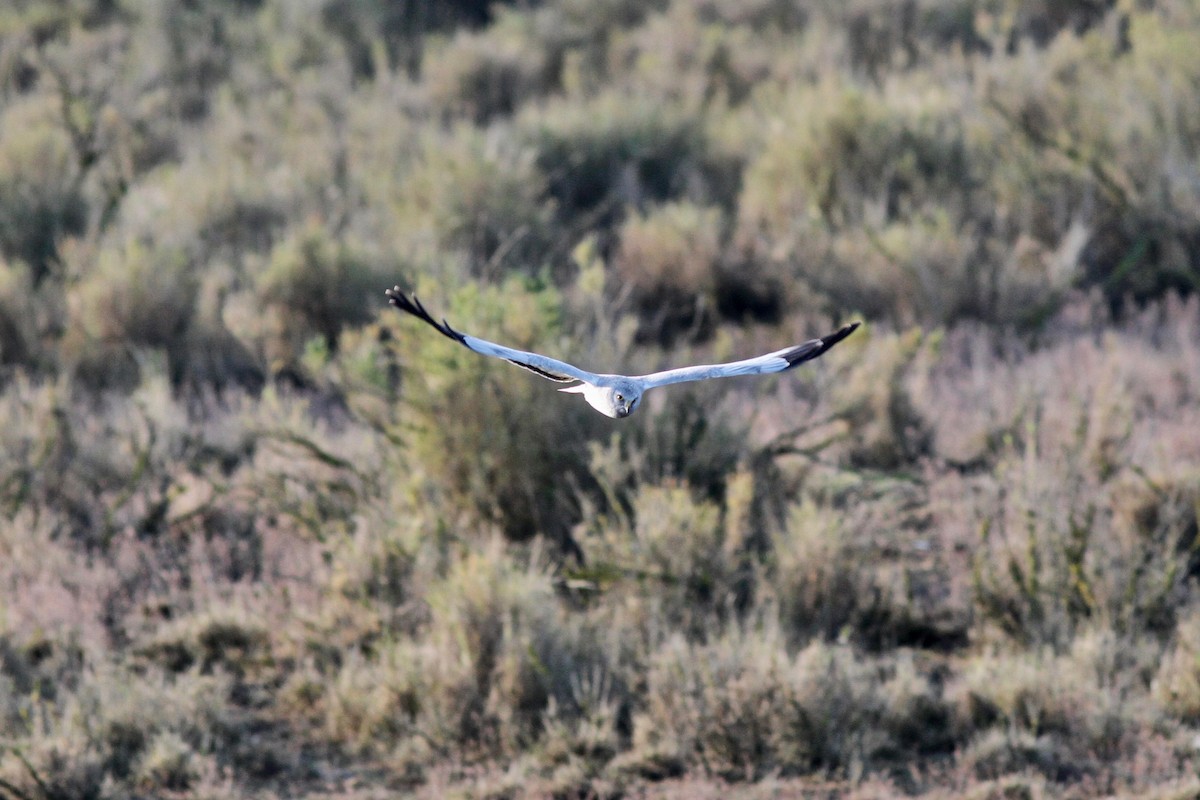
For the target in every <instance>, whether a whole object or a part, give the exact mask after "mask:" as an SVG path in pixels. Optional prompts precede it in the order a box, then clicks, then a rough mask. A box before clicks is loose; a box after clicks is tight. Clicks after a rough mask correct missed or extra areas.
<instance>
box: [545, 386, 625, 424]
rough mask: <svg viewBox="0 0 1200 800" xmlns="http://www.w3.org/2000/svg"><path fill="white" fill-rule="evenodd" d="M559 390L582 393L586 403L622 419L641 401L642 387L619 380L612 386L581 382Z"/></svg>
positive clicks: (608, 415) (606, 414)
mask: <svg viewBox="0 0 1200 800" xmlns="http://www.w3.org/2000/svg"><path fill="white" fill-rule="evenodd" d="M559 391H560V392H571V393H573V394H581V395H583V399H584V400H587V402H588V405H590V406H591V407H592V408H594V409H596V410H597V411H599V412H600V413H601V414H603V415H604V416H606V417H612V418H613V419H624V418H625V417H628V416H629V415H630V414H632V413H633V412H634V411H636V410H637V407H638V403H640V402H641V401H642V389H641V387H640V386H638V385H637V384H636V383H634V382H633V381H619V382H617V383H615V384H614V385H612V386H592V385H591V384H588V383H581V384H579V385H578V386H568V387H567V388H565V389H559Z"/></svg>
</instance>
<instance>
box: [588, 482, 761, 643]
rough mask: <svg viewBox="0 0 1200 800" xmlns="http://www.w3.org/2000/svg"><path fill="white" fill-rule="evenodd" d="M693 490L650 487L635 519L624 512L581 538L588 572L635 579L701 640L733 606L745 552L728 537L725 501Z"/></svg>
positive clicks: (674, 626)
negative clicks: (721, 502)
mask: <svg viewBox="0 0 1200 800" xmlns="http://www.w3.org/2000/svg"><path fill="white" fill-rule="evenodd" d="M692 494H693V492H692V491H691V490H689V489H688V488H687V487H685V486H680V485H677V484H676V485H673V484H672V483H668V484H667V485H665V486H651V485H643V486H642V487H641V488H640V489H639V490H638V491H637V493H636V494H635V495H634V496H633V497H632V498H630V502H631V506H632V507H631V511H630V515H629V517H628V519H627V520H625V519H624V518H623V517H621V516H616V517H615V518H614V519H613V520H612V522H611V523H610V524H609V525H607V526H605V527H604V528H603V529H602V530H601V531H600V532H599V534H598V535H596V536H589V537H588V538H587V539H584V540H583V541H582V542H581V544H582V545H583V546H584V547H585V548H586V551H587V553H588V559H589V565H590V567H589V569H587V570H584V571H583V572H582V574H584V575H588V574H591V573H592V572H593V571H594V572H595V574H596V575H597V576H598V577H602V578H603V577H608V573H614V574H616V575H622V576H625V577H627V578H629V579H631V583H632V585H634V586H637V587H638V589H637V591H638V593H639V594H642V595H644V596H645V598H646V599H647V600H648V601H650V600H651V598H653V600H652V602H654V603H655V604H656V606H657V608H656V610H657V615H658V616H659V617H661V618H662V621H663V623H664V624H666V625H667V627H668V628H669V629H671V630H679V631H683V632H686V633H687V634H688V635H689V636H693V637H701V636H703V634H704V631H706V630H708V629H709V628H710V627H711V626H712V625H713V623H714V621H715V620H719V619H722V618H725V617H726V615H728V614H729V613H730V612H731V611H732V606H733V605H734V601H735V600H736V599H737V595H738V590H739V588H740V587H739V585H738V582H737V578H738V577H739V570H738V566H739V556H740V554H739V553H737V552H736V551H735V549H734V548H735V547H736V544H737V543H736V542H728V543H727V542H726V541H725V536H724V528H723V525H722V518H721V517H722V515H721V512H720V509H719V508H718V507H717V505H716V504H715V503H712V502H707V501H703V500H700V501H697V500H695V499H694V498H693V496H692ZM613 523H623V524H613Z"/></svg>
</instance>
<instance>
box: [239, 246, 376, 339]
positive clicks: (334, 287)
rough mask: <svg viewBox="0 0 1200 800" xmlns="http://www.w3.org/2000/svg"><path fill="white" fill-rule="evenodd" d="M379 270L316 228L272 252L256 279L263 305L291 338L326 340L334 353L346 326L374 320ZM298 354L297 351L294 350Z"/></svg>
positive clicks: (364, 258)
mask: <svg viewBox="0 0 1200 800" xmlns="http://www.w3.org/2000/svg"><path fill="white" fill-rule="evenodd" d="M380 272H381V270H380V268H379V267H377V266H376V265H374V264H372V263H371V262H369V261H368V260H367V259H366V257H365V256H363V255H361V254H360V253H358V252H356V251H354V250H353V249H352V248H350V247H349V246H347V245H345V244H343V243H341V242H338V241H337V240H336V239H335V238H334V237H333V236H332V235H331V234H330V232H329V231H328V230H327V229H326V228H325V227H324V226H320V225H315V224H313V225H309V226H308V227H306V228H305V229H303V230H302V231H299V232H297V233H296V234H294V235H293V236H291V237H289V238H288V239H287V240H285V241H283V242H280V243H279V244H278V245H276V247H275V248H274V249H273V250H272V252H271V259H270V263H269V264H268V266H267V269H266V271H265V272H263V273H262V274H261V275H260V276H259V279H258V294H259V297H260V298H261V299H262V302H263V303H265V304H266V305H268V306H270V307H274V308H275V309H277V310H278V313H279V314H280V315H281V317H282V318H283V320H284V330H285V331H286V332H287V333H289V334H290V335H291V336H292V337H296V338H300V339H307V338H308V337H309V336H310V335H312V334H318V335H320V336H322V337H324V339H325V342H326V344H327V346H328V347H329V349H330V350H336V349H337V342H338V334H339V333H340V332H341V330H342V328H343V327H344V326H346V325H352V324H355V323H360V322H365V321H366V320H368V319H370V318H371V316H372V313H373V312H372V307H371V300H372V299H374V298H375V297H377V296H378V293H379V291H380V289H379V286H381V285H386V277H385V276H383V275H381V274H380ZM298 349H299V348H298V347H297V350H298Z"/></svg>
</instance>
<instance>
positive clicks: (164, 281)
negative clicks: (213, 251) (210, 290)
mask: <svg viewBox="0 0 1200 800" xmlns="http://www.w3.org/2000/svg"><path fill="white" fill-rule="evenodd" d="M196 289H197V285H196V278H195V272H194V270H193V268H192V264H191V263H190V262H189V260H188V257H187V255H186V254H185V253H183V252H180V251H171V250H155V249H149V248H146V247H144V246H143V245H141V244H138V243H137V242H133V241H130V242H126V243H125V244H124V245H122V246H115V247H105V248H103V249H102V250H101V251H100V252H99V254H98V255H97V258H96V263H95V266H94V267H93V268H92V269H90V270H88V272H87V273H86V275H85V278H84V281H83V282H82V283H81V284H80V286H79V288H78V290H77V294H76V295H75V297H74V298H72V299H73V300H74V303H72V306H71V308H72V311H73V312H74V313H73V316H74V317H75V320H76V322H77V324H78V325H79V326H80V328H81V329H82V332H83V333H85V334H86V335H87V336H88V337H90V338H91V339H93V340H95V341H97V342H99V343H101V344H116V343H128V344H132V345H135V346H142V347H152V348H161V347H168V346H173V345H175V344H177V342H178V341H179V339H180V338H181V337H182V336H183V333H184V331H186V330H187V327H188V323H189V321H190V320H191V318H192V314H193V313H194V311H195V302H196Z"/></svg>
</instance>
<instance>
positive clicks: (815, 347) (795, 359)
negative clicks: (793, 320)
mask: <svg viewBox="0 0 1200 800" xmlns="http://www.w3.org/2000/svg"><path fill="white" fill-rule="evenodd" d="M858 325H859V323H857V322H855V323H852V324H850V325H846V326H845V327H843V328H841V329H839V330H838V331H837V332H835V333H831V334H829V335H828V336H823V337H821V338H820V339H809V340H808V341H807V342H804V343H802V344H798V345H796V346H794V347H786V348H784V349H783V350H776V351H775V352H774V353H767V354H765V355H761V356H755V357H754V358H746V359H742V360H741V361H731V362H729V363H727V364H700V365H698V366H695V367H681V368H679V369H669V370H665V371H663V372H654V373H651V374H649V375H641V376H638V378H637V380H639V381H641V382H642V383H643V385H644V387H645V388H646V389H653V388H654V387H656V386H666V385H668V384H671V383H684V382H685V381H703V380H708V379H709V378H732V377H734V376H737V375H764V374H767V373H771V372H783V371H785V370H789V369H792V368H793V367H797V366H799V365H800V364H803V363H804V362H805V361H812V360H813V359H814V358H816V357H817V356H820V355H821V354H823V353H824V352H825V351H827V350H828V349H829V348H831V347H833V346H834V345H835V344H837V343H838V342H840V341H841V340H842V339H845V338H846V337H847V336H849V335H850V334H852V333H854V331H855V329H856V328H858Z"/></svg>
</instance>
